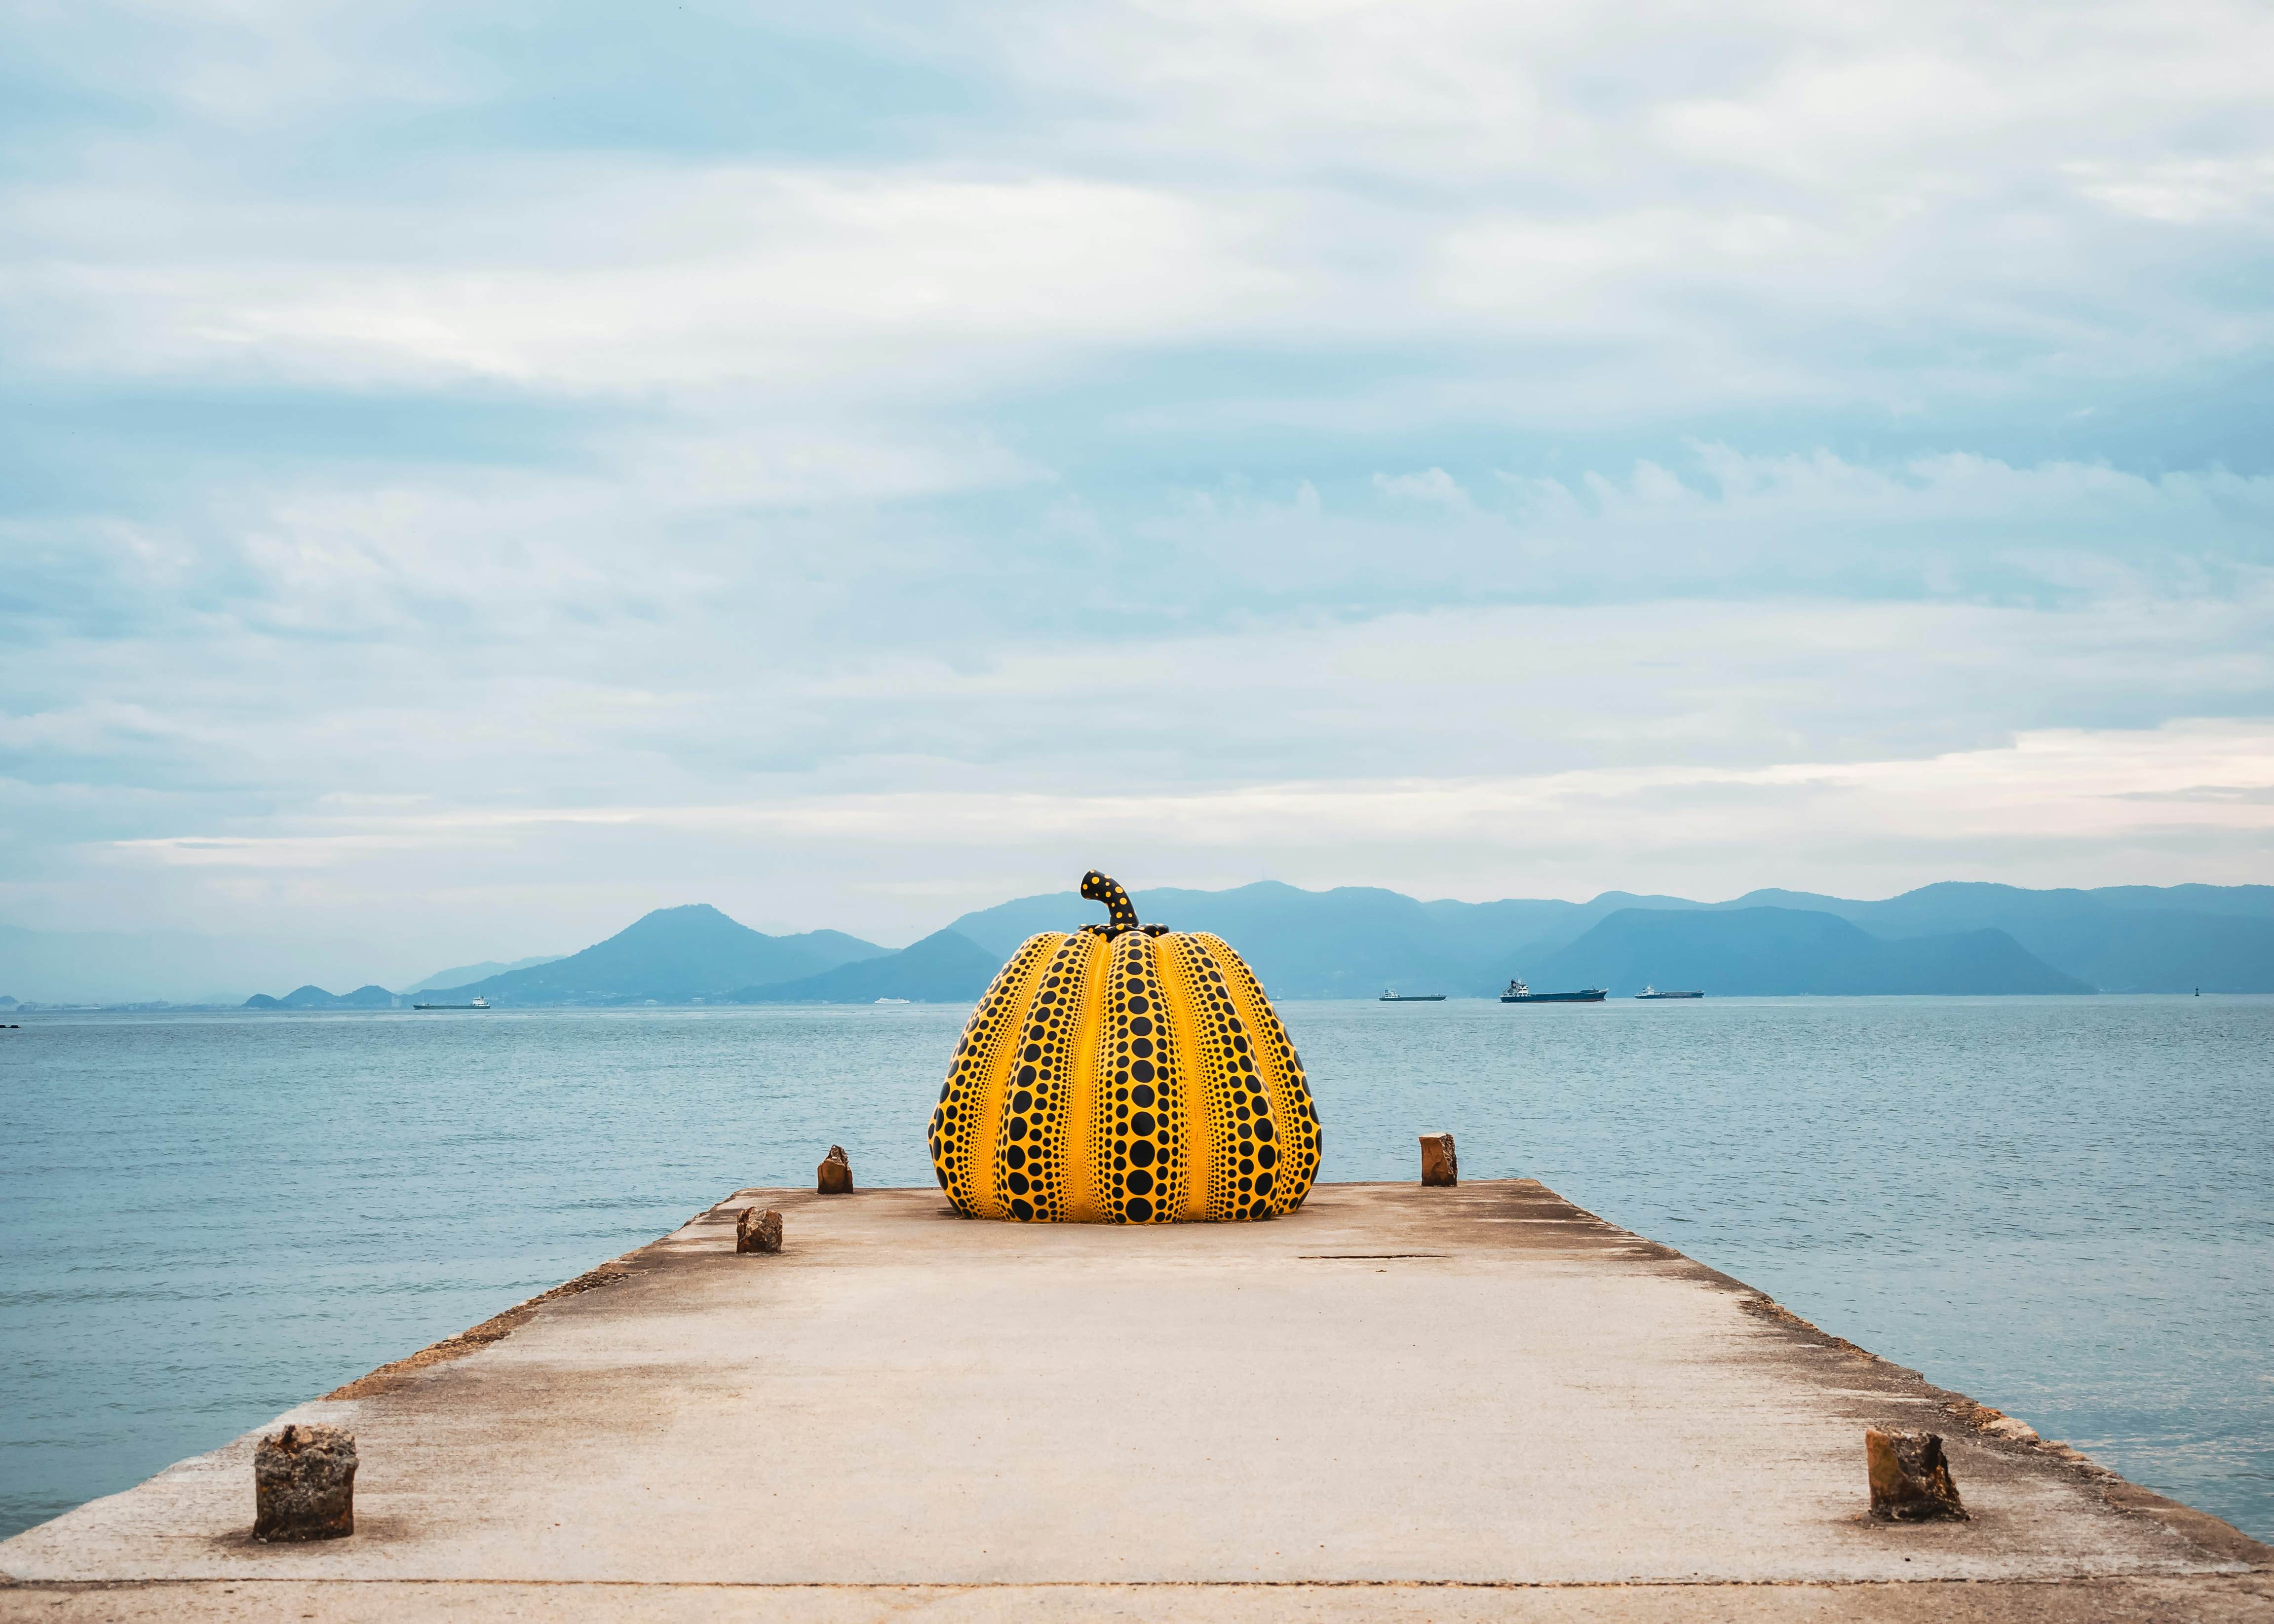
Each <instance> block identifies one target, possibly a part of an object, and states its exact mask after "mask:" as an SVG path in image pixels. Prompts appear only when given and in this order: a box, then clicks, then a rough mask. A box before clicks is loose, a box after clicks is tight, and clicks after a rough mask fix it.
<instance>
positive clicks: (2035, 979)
mask: <svg viewBox="0 0 2274 1624" xmlns="http://www.w3.org/2000/svg"><path fill="white" fill-rule="evenodd" d="M1135 901H1136V905H1137V910H1138V913H1139V914H1140V915H1141V917H1142V918H1144V919H1145V920H1146V921H1148V922H1157V923H1161V924H1165V925H1169V926H1171V927H1173V928H1175V929H1185V930H1210V931H1214V932H1216V934H1217V935H1219V936H1223V937H1224V938H1225V939H1226V940H1227V941H1229V942H1231V944H1233V945H1234V946H1235V947H1237V948H1238V949H1239V951H1240V952H1241V954H1242V955H1243V956H1244V957H1246V959H1247V960H1248V962H1249V963H1250V964H1252V965H1253V966H1254V967H1255V969H1256V972H1257V974H1260V975H1261V977H1262V978H1263V981H1264V983H1265V984H1266V985H1267V986H1268V987H1269V989H1271V991H1272V993H1273V994H1274V995H1275V996H1279V997H1284V998H1318V997H1367V996H1373V995H1374V993H1376V992H1379V991H1380V990H1381V989H1382V988H1383V987H1384V986H1387V985H1395V986H1397V987H1398V988H1399V989H1401V990H1403V991H1405V992H1446V993H1451V994H1454V995H1456V996H1464V995H1465V996H1489V995H1491V994H1493V993H1496V992H1498V991H1499V990H1500V989H1502V987H1504V986H1506V984H1507V983H1508V981H1509V980H1510V978H1511V977H1516V976H1521V977H1523V978H1524V979H1525V981H1528V982H1530V983H1531V985H1532V987H1533V988H1534V989H1539V990H1542V991H1564V990H1569V989H1575V988H1579V987H1590V986H1593V987H1608V988H1609V989H1611V990H1612V991H1614V992H1616V993H1622V994H1623V993H1629V992H1633V991H1636V990H1638V989H1640V988H1641V987H1642V986H1643V985H1644V984H1645V983H1655V984H1656V985H1658V986H1660V987H1661V988H1669V989H1673V988H1679V989H1691V988H1695V989H1699V990H1702V991H1704V992H1706V993H1708V994H1713V995H1722V996H1740V995H1762V996H1776V995H1793V994H1809V993H1818V994H1834V993H1845V994H1904V993H1974V994H1991V993H2082V992H2090V991H2093V990H2096V989H2098V990H2103V991H2125V992H2129V991H2141V992H2186V991H2189V990H2191V989H2195V988H2196V987H2201V988H2202V989H2203V990H2204V991H2206V992H2274V886H2264V885H2246V886H2209V885H2180V886H2172V887H2169V888H2166V889H2157V888H2155V887H2150V886H2115V887H2110V888H2108V889H2106V890H2102V891H2023V890H2021V889H2019V888H2017V887H2014V886H2010V885H1986V884H1960V883H1951V884H1942V885H1929V886H1926V887H1924V888H1922V889H1921V890H1918V891H1908V892H1906V893H1904V894H1903V895H1902V896H1900V897H1894V898H1887V899H1886V900H1885V901H1878V902H1856V901H1850V900H1848V899H1846V898H1838V897H1823V896H1816V895H1813V894H1810V893H1806V892H1800V891H1753V892H1751V893H1749V894H1748V895H1746V896H1743V897H1739V898H1733V899H1732V900H1730V901H1728V902H1721V903H1699V902H1691V901H1689V900H1687V899H1686V898H1680V897H1656V896H1637V895H1634V894H1632V893H1630V892H1625V891H1607V892H1605V893H1604V894H1603V895H1602V896H1600V897H1597V898H1594V899H1593V901H1591V902H1584V903H1578V902H1556V901H1523V900H1510V901H1503V902H1482V903H1470V902H1446V901H1440V902H1421V901H1417V900H1416V899H1415V898H1412V897H1407V896H1403V895H1400V894H1399V893H1397V892H1396V891H1379V890H1373V889H1367V888H1364V887H1354V886H1353V887H1343V888H1339V889H1337V890H1334V891H1301V890H1299V889H1297V888H1296V887H1294V886H1292V885H1284V884H1279V883H1273V882H1269V881H1267V882H1263V883H1258V884H1254V885H1243V886H1240V887H1239V888H1238V889H1236V890H1232V891H1175V890H1163V891H1139V892H1137V893H1136V895H1135ZM1098 916H1099V910H1098V908H1097V907H1096V905H1095V904H1092V903H1088V902H1085V901H1083V900H1082V899H1081V898H1080V897H1078V896H1076V895H1075V894H1074V893H1073V892H1072V891H1064V892H1058V893H1054V894H1050V895H1045V896H1036V897H1022V898H1018V899H1017V900H1015V901H1012V902H1006V903H1003V904H1001V905H999V906H995V907H991V908H983V909H981V910H979V911H978V912H976V913H972V914H965V915H964V916H963V917H962V918H960V919H959V920H957V921H954V922H953V924H952V925H951V926H949V928H948V929H945V930H941V931H936V932H934V933H933V934H932V935H930V936H926V937H925V938H924V939H923V940H922V941H921V942H918V943H916V944H914V945H913V946H911V947H907V948H905V949H902V950H900V951H898V952H894V951H890V950H888V949H885V948H883V947H879V946H877V944H875V943H873V942H864V941H862V940H861V939H860V938H859V937H857V936H847V935H845V934H844V933H842V932H840V931H835V930H814V931H807V932H805V933H803V934H802V935H798V936H766V935H764V934H763V933H761V932H758V931H756V930H751V929H748V928H747V927H745V926H743V925H740V924H737V923H736V922H735V921H734V920H731V919H729V918H727V915H725V914H721V913H720V912H719V910H718V909H716V908H713V907H710V906H704V905H702V904H696V905H692V906H686V907H676V908H661V909H659V910H657V911H656V912H654V913H652V914H647V915H646V916H645V917H644V918H642V919H640V920H638V921H636V922H635V923H634V924H632V925H630V926H629V927H628V928H627V929H623V930H621V931H619V932H618V933H617V934H616V935H614V936H610V937H609V938H608V939H607V940H606V941H605V942H601V943H598V944H595V945H593V946H591V947H588V948H586V949H585V950H584V951H583V952H580V953H571V954H569V956H567V957H566V958H562V959H530V960H523V962H522V963H520V964H519V965H516V966H490V965H472V966H466V969H467V970H469V971H474V972H490V973H489V974H482V975H480V976H479V977H478V979H475V980H471V981H463V982H460V983H457V984H455V985H444V984H443V978H442V977H440V976H435V977H429V978H428V979H427V981H425V982H423V983H421V984H420V986H419V988H418V989H413V990H418V991H421V992H423V993H425V994H426V995H428V996H433V997H435V998H437V999H440V998H447V999H448V1002H451V1003H454V1004H456V1003H464V1002H467V1001H469V1000H471V999H472V998H474V997H482V998H486V999H487V1000H488V1001H489V1002H490V1003H491V1004H493V1005H495V1006H496V1007H499V1008H509V1007H513V1006H516V1005H539V1004H642V1003H649V1002H652V1003H656V1004H688V1003H711V1004H794V1003H825V1004H847V1003H855V1004H868V1003H873V1002H875V1001H876V1000H877V999H878V998H906V999H908V1000H910V1001H912V1002H918V1003H934V1002H936V1003H968V1002H970V1001H971V1000H972V999H975V998H976V997H977V996H979V994H980V993H981V992H983V990H984V989H985V988H986V985H987V981H988V980H989V978H990V976H991V975H992V974H994V972H995V970H996V969H997V968H998V967H999V966H1000V965H1001V964H1002V963H1003V961H1004V960H1005V959H1007V958H1009V957H1010V955H1011V953H1012V952H1013V950H1015V949H1016V948H1017V946H1018V945H1019V944H1020V942H1022V941H1024V940H1025V939H1026V938H1027V937H1028V936H1031V935H1033V934H1034V933H1035V932H1036V931H1038V930H1069V929H1073V928H1074V927H1076V926H1078V925H1081V924H1085V923H1088V922H1090V921H1094V920H1096V919H1097V918H1098ZM398 996H400V995H397V994H394V993H390V992H388V990H387V989H385V988H381V987H375V986H374V987H363V988H359V989H357V990H356V991H354V992H351V993H346V994H343V995H338V996H335V995H333V994H331V993H328V992H326V991H324V990H323V989H321V988H318V987H302V988H300V989H297V991H294V992H291V993H289V994H287V995H285V996H283V997H282V998H268V997H257V998H254V999H252V1001H251V1003H250V1007H254V1008H283V1009H358V1008H373V1007H378V1008H384V1007H387V1006H388V1005H389V1004H393V1003H395V1001H396V1000H397V998H398Z"/></svg>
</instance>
